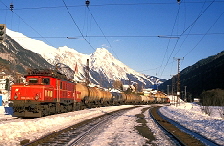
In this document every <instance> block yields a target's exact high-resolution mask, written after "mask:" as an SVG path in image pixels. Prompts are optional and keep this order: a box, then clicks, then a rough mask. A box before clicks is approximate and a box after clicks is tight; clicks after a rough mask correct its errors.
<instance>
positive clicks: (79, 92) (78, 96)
mask: <svg viewBox="0 0 224 146" xmlns="http://www.w3.org/2000/svg"><path fill="white" fill-rule="evenodd" d="M24 77H25V79H26V82H25V83H16V84H13V85H12V86H11V97H10V100H11V101H12V104H11V106H12V107H13V110H14V113H13V116H16V117H42V116H47V115H53V114H58V113H64V112H71V111H74V110H80V109H84V108H86V107H87V108H92V107H100V106H109V105H123V104H134V105H137V104H150V103H155V102H156V103H168V102H169V99H168V98H167V97H166V96H160V97H152V96H143V95H137V94H125V93H118V92H109V91H104V90H103V89H100V88H98V87H90V86H87V85H86V84H85V83H74V82H73V81H71V80H68V79H67V78H66V76H65V75H64V74H62V73H60V72H59V71H57V70H49V69H33V70H29V71H28V73H27V75H25V76H24Z"/></svg>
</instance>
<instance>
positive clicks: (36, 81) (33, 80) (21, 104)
mask: <svg viewBox="0 0 224 146" xmlns="http://www.w3.org/2000/svg"><path fill="white" fill-rule="evenodd" d="M25 78H26V83H22V84H21V83H20V84H14V85H12V86H11V101H13V110H14V116H16V117H42V116H46V115H51V114H55V113H62V112H69V111H72V110H74V109H75V107H77V106H76V104H77V102H76V101H77V100H78V99H77V98H76V97H77V96H76V91H75V84H74V83H72V82H70V81H68V79H67V78H66V76H65V75H63V74H61V73H60V72H58V71H55V70H46V69H45V70H39V69H38V70H37V69H34V70H30V71H28V74H27V75H26V76H25ZM78 101H80V100H78Z"/></svg>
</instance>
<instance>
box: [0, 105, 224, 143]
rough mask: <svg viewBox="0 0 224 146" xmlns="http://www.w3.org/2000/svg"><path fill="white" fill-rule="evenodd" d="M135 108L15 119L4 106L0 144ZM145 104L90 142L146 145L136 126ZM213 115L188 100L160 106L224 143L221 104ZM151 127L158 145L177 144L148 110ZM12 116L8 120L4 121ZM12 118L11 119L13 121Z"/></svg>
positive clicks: (200, 131)
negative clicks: (167, 135) (173, 142)
mask: <svg viewBox="0 0 224 146" xmlns="http://www.w3.org/2000/svg"><path fill="white" fill-rule="evenodd" d="M127 107H132V106H131V105H130V106H128V105H124V106H113V107H101V108H93V109H86V110H81V111H74V112H70V113H64V114H59V115H52V116H47V117H44V118H36V119H12V118H14V117H10V115H6V114H5V113H4V109H3V108H2V107H0V129H1V131H0V146H14V145H19V141H21V140H24V139H30V140H34V139H36V138H39V137H41V136H43V135H46V134H47V133H49V132H53V131H56V130H59V129H62V128H65V127H68V126H70V125H72V124H75V123H78V122H81V121H83V120H86V119H89V118H93V117H96V116H100V115H102V114H104V113H107V112H111V111H114V110H118V109H121V108H127ZM144 107H145V106H143V107H138V108H135V109H133V110H130V111H128V112H126V113H125V114H124V115H122V116H120V117H118V118H117V119H114V120H112V121H111V124H110V125H109V126H108V127H107V128H105V129H104V130H102V132H101V133H100V134H99V135H97V136H96V137H95V138H94V141H92V143H90V145H91V146H95V145H98V146H100V145H103V146H105V145H122V146H126V145H127V146H129V145H143V144H145V142H146V140H147V139H146V138H144V137H142V136H141V135H140V134H138V131H136V130H135V126H136V125H138V124H139V123H137V122H136V117H135V115H136V114H140V113H141V109H142V108H144ZM214 109H215V111H214V112H212V114H211V115H212V116H208V115H205V114H204V113H202V112H201V108H200V106H199V105H196V104H192V103H184V104H181V105H179V106H177V107H176V106H164V107H162V108H161V109H160V111H161V112H162V114H164V115H166V116H168V117H169V118H171V119H173V120H175V121H177V122H179V123H180V124H182V125H184V126H186V127H187V128H189V129H192V130H195V131H197V132H199V133H201V134H202V135H204V136H206V137H208V138H210V139H213V140H215V141H216V142H217V143H219V144H220V145H224V130H223V129H224V120H223V119H221V118H220V116H219V114H217V107H215V108H214ZM144 115H145V119H146V121H147V123H146V124H147V126H148V127H149V128H150V129H151V131H152V132H153V133H154V136H155V137H156V140H155V141H153V143H154V144H157V145H159V146H160V145H164V146H165V145H169V146H170V145H173V144H172V143H171V142H170V141H169V138H167V137H166V135H164V134H163V132H162V131H160V130H159V128H158V127H157V126H156V125H155V123H154V122H153V120H152V119H151V118H150V117H149V115H148V112H145V113H144ZM4 119H8V120H4ZM10 119H11V120H10Z"/></svg>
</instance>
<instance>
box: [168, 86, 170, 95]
mask: <svg viewBox="0 0 224 146" xmlns="http://www.w3.org/2000/svg"><path fill="white" fill-rule="evenodd" d="M169 86H170V85H167V95H168V96H169V90H170V89H169Z"/></svg>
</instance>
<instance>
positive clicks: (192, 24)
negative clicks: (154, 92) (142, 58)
mask: <svg viewBox="0 0 224 146" xmlns="http://www.w3.org/2000/svg"><path fill="white" fill-rule="evenodd" d="M214 2H215V0H213V1H212V2H211V3H210V4H209V5H208V6H207V7H206V8H205V9H204V11H202V12H201V13H200V14H199V16H198V17H197V18H196V19H195V20H194V21H193V22H192V23H191V25H189V26H188V27H187V28H186V29H185V30H184V31H183V32H182V33H181V34H180V37H181V36H182V35H183V34H184V33H185V32H186V31H187V30H188V29H189V28H191V27H193V26H194V25H195V23H196V22H197V21H198V20H199V18H200V17H201V16H202V15H203V14H204V13H205V12H206V11H207V10H208V8H209V7H210V6H211V5H212V4H213V3H214ZM203 38H204V37H203ZM178 42H179V39H178V40H177V41H176V43H175V46H174V48H173V50H172V52H171V54H170V56H169V58H168V60H167V63H166V65H165V66H164V68H163V71H162V73H161V76H162V74H163V72H164V70H165V68H166V66H167V64H168V62H169V60H170V58H171V56H172V54H173V52H174V50H175V48H176V46H177V43H178ZM185 56H186V55H185Z"/></svg>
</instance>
